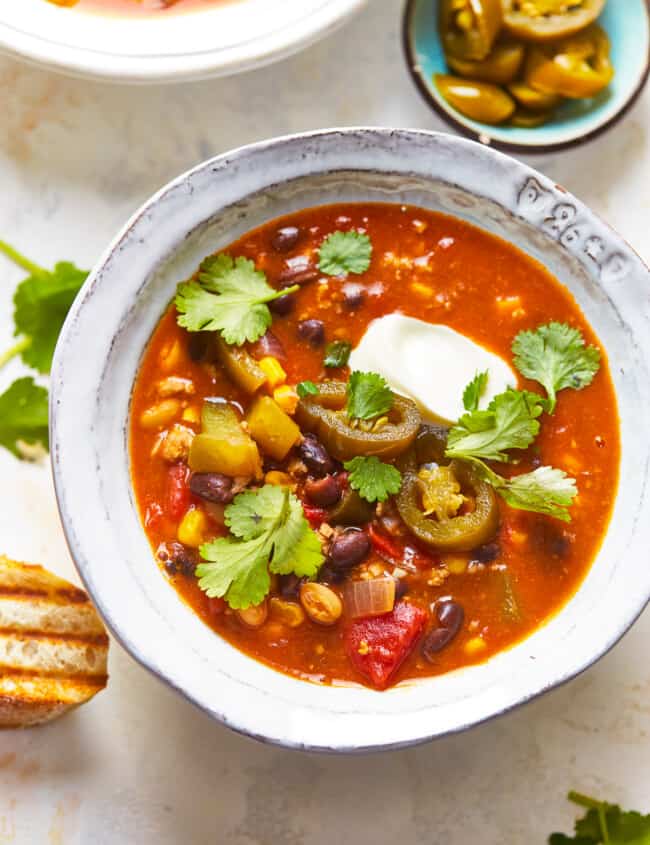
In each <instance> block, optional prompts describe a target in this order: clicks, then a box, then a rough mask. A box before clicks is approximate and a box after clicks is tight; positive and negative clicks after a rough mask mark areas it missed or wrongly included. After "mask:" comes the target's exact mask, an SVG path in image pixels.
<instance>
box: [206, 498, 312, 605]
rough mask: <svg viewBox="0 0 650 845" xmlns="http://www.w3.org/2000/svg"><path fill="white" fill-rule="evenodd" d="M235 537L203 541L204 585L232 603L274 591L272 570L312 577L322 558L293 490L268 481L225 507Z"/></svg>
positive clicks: (256, 601) (243, 602)
mask: <svg viewBox="0 0 650 845" xmlns="http://www.w3.org/2000/svg"><path fill="white" fill-rule="evenodd" d="M225 519H226V524H227V525H228V527H229V528H230V532H231V534H230V536H228V537H220V538H218V539H217V540H213V541H211V542H210V543H204V544H203V545H202V546H201V549H200V553H201V557H202V558H203V560H204V561H205V562H203V563H200V564H199V565H198V566H197V568H196V576H197V578H199V587H200V588H201V589H202V590H204V591H205V592H206V593H207V594H208V596H210V598H213V597H215V596H219V597H225V599H226V601H227V602H228V604H229V605H230V607H232V608H234V609H245V608H247V607H250V606H251V605H256V604H259V603H260V602H261V601H262V600H263V598H264V597H265V596H266V594H267V593H268V592H269V589H270V586H271V581H270V575H269V572H274V573H277V574H279V575H288V574H289V573H291V572H294V573H295V574H296V575H299V576H300V577H303V576H306V577H313V576H314V575H315V574H316V573H317V572H318V569H319V567H320V565H321V564H322V562H323V553H322V550H321V544H320V540H319V539H318V536H317V535H316V533H315V532H314V531H312V529H311V528H310V527H309V523H308V522H307V520H306V519H305V515H304V512H303V509H302V505H301V504H300V502H299V500H298V499H297V498H296V497H295V496H294V495H293V493H291V492H290V491H289V490H288V489H286V488H283V487H276V486H274V485H271V484H265V485H264V487H261V488H260V489H259V490H247V491H245V492H243V493H240V494H239V495H238V496H235V498H234V499H233V501H232V503H231V504H230V505H228V507H227V508H226V511H225Z"/></svg>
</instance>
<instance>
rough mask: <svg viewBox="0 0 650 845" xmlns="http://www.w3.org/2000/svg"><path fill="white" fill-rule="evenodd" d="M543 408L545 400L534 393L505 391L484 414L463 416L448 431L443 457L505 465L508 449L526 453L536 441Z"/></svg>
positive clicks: (481, 412)
mask: <svg viewBox="0 0 650 845" xmlns="http://www.w3.org/2000/svg"><path fill="white" fill-rule="evenodd" d="M465 393H467V388H466V389H465ZM464 395H465V394H463V396H464ZM543 406H544V399H542V397H541V396H539V395H538V394H537V393H531V392H530V391H528V390H513V389H512V388H508V390H506V391H505V392H504V393H499V395H498V396H495V397H494V399H493V400H492V402H490V404H489V405H488V407H487V408H486V409H485V410H484V411H479V410H474V411H469V412H468V413H466V414H463V416H462V417H461V418H460V419H459V420H458V422H457V424H456V425H455V426H453V427H452V428H451V430H450V431H449V437H448V439H447V450H446V452H445V454H446V455H447V457H449V458H465V459H468V458H479V459H482V460H485V461H508V460H509V457H508V455H507V454H506V453H507V451H508V450H509V449H526V448H527V447H528V446H530V444H531V443H532V442H533V440H534V439H535V438H536V437H537V435H538V433H539V422H538V420H537V417H539V416H540V415H541V413H542V411H543V409H544V408H543Z"/></svg>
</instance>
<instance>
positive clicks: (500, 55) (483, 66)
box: [446, 41, 525, 85]
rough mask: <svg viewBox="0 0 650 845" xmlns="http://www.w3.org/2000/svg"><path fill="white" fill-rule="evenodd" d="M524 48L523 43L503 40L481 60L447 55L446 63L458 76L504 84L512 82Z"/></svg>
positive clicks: (520, 62) (522, 56) (517, 71)
mask: <svg viewBox="0 0 650 845" xmlns="http://www.w3.org/2000/svg"><path fill="white" fill-rule="evenodd" d="M524 53H525V48H524V45H523V44H516V43H514V42H510V41H508V42H504V43H503V44H497V45H496V46H495V48H494V49H493V50H492V52H491V53H490V55H489V56H488V57H487V58H485V59H481V61H472V60H471V59H459V58H457V57H456V56H452V55H449V56H447V57H446V58H447V64H448V65H449V67H450V68H451V69H452V70H453V71H454V72H455V73H457V74H458V75H459V76H464V77H467V78H468V79H476V80H478V81H479V82H493V83H494V84H495V85H506V84H507V83H508V82H512V81H513V79H515V77H516V76H517V74H518V73H519V68H520V67H521V64H522V62H523V60H524Z"/></svg>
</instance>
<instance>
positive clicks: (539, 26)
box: [502, 0, 605, 42]
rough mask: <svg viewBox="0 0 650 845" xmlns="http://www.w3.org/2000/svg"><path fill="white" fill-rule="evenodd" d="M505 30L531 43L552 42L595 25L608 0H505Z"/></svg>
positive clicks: (503, 0)
mask: <svg viewBox="0 0 650 845" xmlns="http://www.w3.org/2000/svg"><path fill="white" fill-rule="evenodd" d="M502 4H503V23H504V27H505V28H506V29H507V30H508V32H510V33H511V34H512V35H514V36H515V37H517V38H523V39H525V40H527V41H540V42H544V41H552V40H554V39H556V38H565V37H566V36H569V35H574V34H575V33H576V32H579V31H580V30H581V29H584V28H585V27H587V26H589V25H590V24H592V23H593V22H594V21H595V20H596V18H597V17H598V15H600V13H601V12H602V10H603V8H604V6H605V0H502Z"/></svg>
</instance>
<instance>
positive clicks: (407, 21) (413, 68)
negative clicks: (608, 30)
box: [401, 0, 650, 155]
mask: <svg viewBox="0 0 650 845" xmlns="http://www.w3.org/2000/svg"><path fill="white" fill-rule="evenodd" d="M420 2H421V0H406V4H405V6H404V12H403V14H402V28H401V40H402V51H403V55H404V59H405V61H406V67H407V69H408V72H409V75H410V77H411V79H412V80H413V82H414V84H415V87H416V88H417V89H418V91H419V92H420V95H421V96H422V99H423V100H424V101H425V102H426V104H427V105H428V106H429V107H430V108H431V109H432V110H433V111H434V112H435V113H436V114H437V115H438V116H439V117H441V118H442V119H443V120H444V121H445V123H446V124H447V125H448V126H451V128H452V129H454V130H455V131H456V132H460V134H461V135H464V136H465V137H466V138H470V139H471V140H473V141H478V142H479V143H481V144H483V145H485V146H489V147H493V148H494V149H497V150H501V151H502V152H510V153H518V154H526V153H527V154H529V155H542V154H546V153H556V152H560V151H562V150H570V149H574V148H575V147H579V146H582V145H583V144H588V143H589V142H590V141H593V140H595V139H596V138H598V137H600V136H601V135H602V134H603V133H605V132H607V130H608V129H611V128H613V127H614V126H615V125H616V124H617V123H618V122H619V120H621V119H622V118H623V117H625V115H626V114H627V113H628V112H629V111H630V109H631V108H632V107H633V106H634V104H635V103H636V101H637V100H638V99H639V97H640V96H641V94H642V93H643V89H644V88H645V86H646V84H647V82H648V77H649V76H650V40H649V42H648V52H647V56H646V61H645V66H644V69H643V73H642V74H641V76H640V77H639V81H638V83H637V85H636V86H635V87H634V88H633V89H632V91H631V92H630V94H629V95H628V97H627V99H626V100H625V102H624V103H622V104H621V107H620V108H619V109H618V111H617V112H615V113H614V114H613V115H612V116H611V117H610V118H609V119H608V120H606V121H605V122H604V123H602V124H600V125H599V126H596V127H595V128H594V129H590V130H589V131H588V132H585V133H584V134H582V135H577V136H575V137H572V138H569V139H568V140H566V141H558V142H556V143H553V144H544V143H542V142H533V143H531V144H516V143H513V142H510V141H502V140H501V139H498V138H493V137H491V136H490V135H489V132H490V126H489V125H488V124H486V125H485V127H486V128H485V133H483V132H480V131H479V132H476V131H475V130H473V129H471V128H470V127H469V126H467V125H466V124H465V123H463V121H462V120H459V119H458V118H456V117H454V115H453V114H451V113H450V112H448V111H447V110H446V109H443V108H442V106H441V105H440V103H439V102H438V101H437V100H436V98H435V97H434V96H433V94H432V93H431V90H430V88H429V85H428V83H427V82H426V81H425V79H424V76H423V74H422V71H421V69H420V65H419V62H418V60H417V56H416V55H415V51H414V48H413V40H412V38H411V33H412V31H413V27H414V18H415V12H416V9H417V6H418V3H420ZM642 8H643V9H644V10H645V14H646V17H647V19H648V28H649V29H650V0H643V6H642ZM454 112H455V109H454ZM531 131H532V130H531ZM484 139H485V140H484Z"/></svg>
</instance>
